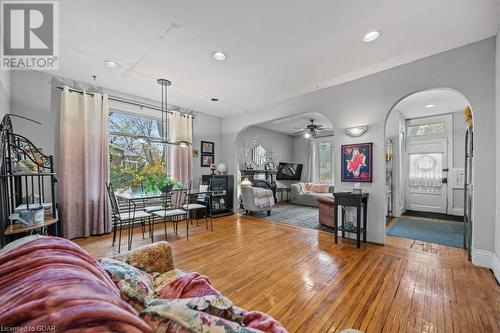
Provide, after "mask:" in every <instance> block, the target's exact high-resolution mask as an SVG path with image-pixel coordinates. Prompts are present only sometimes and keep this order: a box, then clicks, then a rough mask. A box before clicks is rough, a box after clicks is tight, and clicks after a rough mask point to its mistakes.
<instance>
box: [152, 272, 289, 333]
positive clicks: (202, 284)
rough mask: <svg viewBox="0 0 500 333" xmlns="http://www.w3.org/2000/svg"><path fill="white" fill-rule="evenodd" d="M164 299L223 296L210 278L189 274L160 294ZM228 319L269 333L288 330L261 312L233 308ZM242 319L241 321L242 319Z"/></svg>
mask: <svg viewBox="0 0 500 333" xmlns="http://www.w3.org/2000/svg"><path fill="white" fill-rule="evenodd" d="M159 294H160V297H161V298H163V299H179V298H180V299H183V298H193V297H195V298H196V297H198V298H203V297H206V296H219V297H220V296H221V294H220V293H219V292H218V291H217V290H216V289H215V288H214V287H212V285H211V283H210V280H209V279H208V277H206V276H203V275H200V274H198V273H188V274H186V275H184V276H181V277H179V278H177V279H175V280H174V281H172V282H170V283H169V284H168V285H166V286H165V287H163V289H161V290H160V292H159ZM226 318H227V319H230V320H234V321H237V322H238V323H239V324H242V325H243V326H244V327H246V328H249V329H255V330H259V331H262V332H268V333H287V330H286V329H285V328H284V327H283V326H281V324H280V323H279V322H277V321H276V320H275V319H273V318H272V317H271V316H269V315H267V314H265V313H262V312H259V311H245V310H243V309H240V308H238V307H236V306H232V313H231V315H230V316H229V317H228V316H226ZM240 318H241V319H240Z"/></svg>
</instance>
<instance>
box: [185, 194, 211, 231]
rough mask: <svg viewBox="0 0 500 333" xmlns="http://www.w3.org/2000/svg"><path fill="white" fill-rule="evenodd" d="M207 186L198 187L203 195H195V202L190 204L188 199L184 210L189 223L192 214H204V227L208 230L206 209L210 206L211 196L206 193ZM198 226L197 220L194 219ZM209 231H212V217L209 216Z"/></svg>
mask: <svg viewBox="0 0 500 333" xmlns="http://www.w3.org/2000/svg"><path fill="white" fill-rule="evenodd" d="M208 188H209V186H208V185H200V187H199V191H200V192H204V191H206V192H205V193H199V194H197V195H196V202H191V198H188V202H187V204H185V205H184V207H183V208H184V209H185V210H186V211H187V213H188V219H189V220H190V221H191V217H192V212H195V211H200V210H203V211H204V213H205V227H206V228H207V230H208V218H209V216H208V215H209V214H208V207H209V206H210V200H211V194H210V193H209V192H208ZM189 192H191V188H189ZM196 222H197V224H198V219H196ZM210 231H214V223H213V219H212V216H210Z"/></svg>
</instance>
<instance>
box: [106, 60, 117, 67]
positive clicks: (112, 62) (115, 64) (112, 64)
mask: <svg viewBox="0 0 500 333" xmlns="http://www.w3.org/2000/svg"><path fill="white" fill-rule="evenodd" d="M104 64H105V65H106V66H108V67H109V68H118V64H117V63H116V62H114V61H111V60H106V61H104Z"/></svg>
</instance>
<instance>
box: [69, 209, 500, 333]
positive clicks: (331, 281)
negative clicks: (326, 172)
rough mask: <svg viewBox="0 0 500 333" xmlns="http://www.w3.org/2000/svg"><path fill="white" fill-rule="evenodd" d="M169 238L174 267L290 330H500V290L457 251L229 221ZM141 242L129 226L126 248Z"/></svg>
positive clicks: (105, 243)
mask: <svg viewBox="0 0 500 333" xmlns="http://www.w3.org/2000/svg"><path fill="white" fill-rule="evenodd" d="M184 229H185V228H184V225H181V226H180V227H179V231H180V232H184ZM171 235H172V229H171V227H170V229H169V241H170V242H171V244H172V247H173V250H174V260H175V265H176V266H177V267H180V268H182V269H184V270H187V271H197V272H200V273H202V274H205V275H207V276H209V277H210V279H211V280H212V283H213V284H214V286H215V287H216V288H217V289H218V290H220V291H221V292H222V293H223V294H224V295H226V296H227V297H229V298H230V299H232V300H233V302H234V303H235V304H237V305H238V306H241V307H242V308H245V309H251V310H259V311H263V312H267V313H269V314H270V315H272V316H273V317H274V318H276V319H277V320H279V321H280V322H281V323H282V324H283V325H284V326H285V327H286V328H287V329H288V330H289V331H290V332H305V333H313V332H337V331H340V330H342V329H345V328H357V329H359V330H361V331H366V332H500V287H499V286H498V284H497V283H496V280H495V278H494V277H493V275H492V274H491V273H490V271H489V270H487V269H484V268H479V267H475V266H473V265H472V264H471V263H469V262H468V261H467V259H466V253H465V251H464V250H462V249H457V248H452V247H447V246H442V245H438V244H431V243H426V242H420V241H413V240H408V239H403V238H394V237H388V239H387V244H386V245H385V246H381V245H375V244H366V245H363V246H362V248H361V249H356V247H355V245H354V243H353V242H351V241H344V242H340V243H339V244H338V245H335V244H334V242H333V236H332V234H330V233H327V232H321V231H319V232H318V231H316V230H310V229H303V228H298V227H294V226H289V225H285V224H280V223H275V222H271V221H264V220H259V219H257V218H252V217H247V216H238V215H233V216H229V217H226V218H220V219H216V220H214V232H209V231H206V230H205V227H204V224H203V226H202V223H201V221H200V226H199V227H196V226H195V227H194V228H193V231H192V232H190V237H189V241H186V239H185V237H183V236H184V235H183V234H180V236H181V237H183V238H177V239H174V240H172V238H173V236H171ZM162 239H164V232H163V226H161V225H158V226H157V231H156V234H155V240H162ZM124 240H126V237H124ZM75 241H76V243H78V244H80V245H82V246H83V247H84V248H85V249H87V250H88V251H89V252H90V253H91V254H92V255H94V256H95V257H101V256H107V255H111V254H113V253H116V250H117V249H116V247H115V248H114V249H113V248H112V247H111V237H110V235H105V236H101V237H89V238H86V239H78V240H75ZM148 242H149V241H148V240H147V239H146V240H143V239H142V235H141V233H140V229H139V228H137V230H136V231H135V233H134V247H137V246H140V245H142V244H146V243H148ZM122 247H123V249H122V250H125V246H124V245H122Z"/></svg>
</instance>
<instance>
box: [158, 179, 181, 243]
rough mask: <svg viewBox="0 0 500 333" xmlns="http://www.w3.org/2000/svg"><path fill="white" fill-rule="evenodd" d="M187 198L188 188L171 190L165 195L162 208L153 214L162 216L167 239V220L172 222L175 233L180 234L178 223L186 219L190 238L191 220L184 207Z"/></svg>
mask: <svg viewBox="0 0 500 333" xmlns="http://www.w3.org/2000/svg"><path fill="white" fill-rule="evenodd" d="M186 200H187V189H175V190H170V191H169V192H168V193H167V194H166V195H165V201H164V205H163V207H164V208H163V209H162V210H157V211H154V212H153V213H152V214H153V216H157V217H160V218H161V219H162V220H163V222H164V226H165V240H166V239H167V222H172V225H173V228H174V233H175V234H176V235H178V233H177V231H178V227H179V226H178V223H179V221H182V220H183V219H185V220H186V238H187V239H189V221H188V219H187V215H188V214H187V212H186V211H185V210H184V209H183V206H184V205H185V204H186V202H187V201H186ZM153 237H154V228H152V232H151V239H153Z"/></svg>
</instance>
